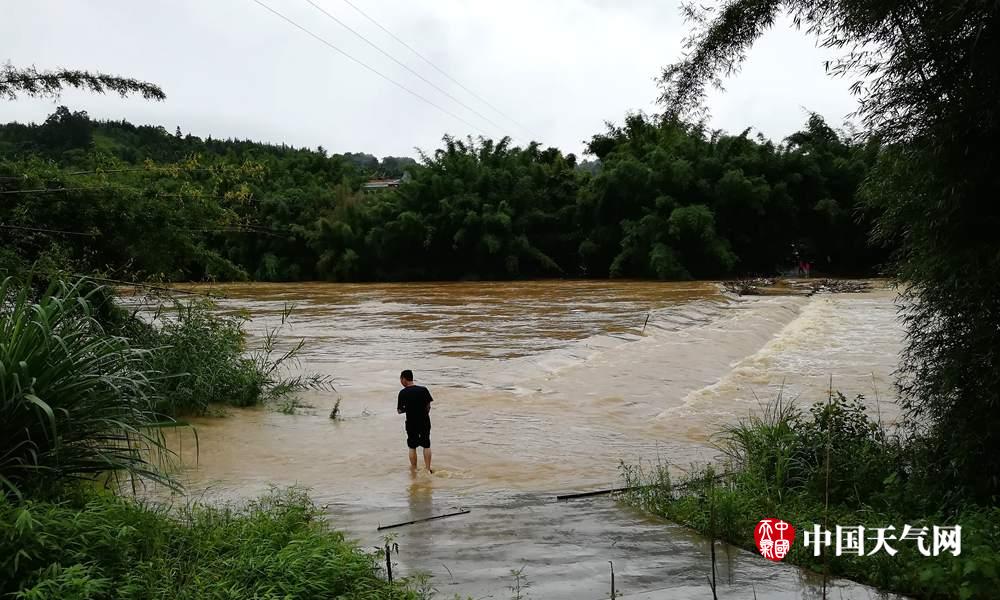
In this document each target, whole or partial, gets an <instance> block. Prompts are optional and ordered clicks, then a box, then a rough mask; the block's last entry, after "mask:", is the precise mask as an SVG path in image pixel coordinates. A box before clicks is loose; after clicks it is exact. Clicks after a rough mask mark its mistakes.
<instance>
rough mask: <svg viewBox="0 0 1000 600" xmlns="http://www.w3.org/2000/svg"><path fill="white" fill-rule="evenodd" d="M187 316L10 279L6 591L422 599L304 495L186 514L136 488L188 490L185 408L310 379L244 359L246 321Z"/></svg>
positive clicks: (3, 371)
mask: <svg viewBox="0 0 1000 600" xmlns="http://www.w3.org/2000/svg"><path fill="white" fill-rule="evenodd" d="M176 310H177V311H178V312H177V313H176V314H175V315H174V318H173V320H171V321H170V322H169V323H167V324H166V325H163V326H162V327H159V328H157V327H155V326H154V325H153V324H151V323H149V322H146V321H142V320H139V319H137V318H136V317H135V316H134V315H133V314H131V313H128V312H126V311H125V310H124V309H122V308H121V306H119V305H118V304H116V302H115V297H114V294H113V292H112V291H111V290H109V289H108V288H106V287H103V286H100V285H96V284H95V283H94V282H93V281H90V280H86V279H77V280H73V281H70V282H65V281H61V280H58V279H56V280H53V281H52V282H50V283H49V284H47V285H45V286H44V288H40V287H39V286H38V285H37V283H36V282H35V281H17V280H15V279H13V278H10V279H7V280H6V281H5V282H3V284H2V285H0V557H2V558H0V595H2V596H4V597H7V596H8V595H9V596H10V597H13V598H20V599H38V600H41V599H52V600H57V599H58V600H66V599H80V600H83V599H89V600H98V599H119V598H122V599H124V598H164V597H170V598H275V599H277V598H288V597H294V598H330V597H343V598H400V599H403V598H418V597H421V595H420V593H418V591H415V590H413V589H410V588H409V587H407V584H406V582H403V584H398V583H397V584H395V585H394V584H390V583H387V582H385V581H384V580H383V579H382V578H381V576H380V573H379V570H378V567H377V565H378V563H379V560H380V559H379V558H378V557H377V556H376V555H372V554H366V553H363V552H361V551H360V550H359V549H358V548H357V547H356V546H355V545H354V544H352V543H350V542H348V541H346V540H345V539H344V537H343V535H342V534H340V533H337V532H334V531H331V530H330V529H328V527H327V526H326V524H325V523H324V521H323V519H322V514H321V512H320V511H319V510H318V509H317V507H315V506H314V505H313V504H312V503H311V502H310V501H309V499H308V498H307V497H306V495H305V494H304V493H302V492H300V491H295V490H291V491H284V492H278V491H276V492H273V493H271V494H269V495H266V496H264V497H263V498H261V499H259V500H256V501H253V502H250V503H248V504H246V505H243V506H239V507H231V506H223V507H214V508H213V507H207V506H202V505H188V506H185V507H181V508H179V509H168V508H165V507H158V506H156V505H155V504H153V503H150V502H145V501H140V500H138V499H136V497H130V496H129V495H128V493H129V490H132V491H134V490H136V489H138V488H141V487H144V486H145V485H147V484H150V483H152V484H157V485H161V486H166V487H167V488H178V487H179V485H178V483H177V482H176V481H175V480H173V479H172V477H171V474H170V471H169V468H170V466H171V464H172V461H171V458H172V456H173V455H172V453H171V452H170V450H169V449H168V448H167V446H166V444H165V437H164V435H165V434H164V432H165V431H166V430H168V429H170V428H174V427H182V426H185V424H184V423H182V422H179V421H177V420H175V419H174V418H172V416H171V415H174V414H184V413H189V412H200V411H201V410H203V409H204V407H205V406H206V404H205V403H207V402H208V401H210V400H211V401H214V402H218V401H221V400H226V399H229V400H230V402H232V403H235V404H238V405H246V404H250V403H254V402H257V401H259V400H260V398H261V397H264V396H267V395H269V394H276V393H284V392H286V391H289V390H292V389H294V388H295V386H296V385H300V384H301V381H300V380H293V381H292V382H291V383H289V382H284V381H279V380H278V379H276V375H275V362H273V361H269V360H268V359H267V357H266V356H263V357H260V358H257V359H252V358H251V359H248V358H245V357H244V354H243V350H244V348H243V331H242V328H241V321H239V320H238V319H235V318H225V317H218V316H216V315H214V314H213V313H210V312H208V307H206V306H205V305H204V304H202V303H195V304H191V305H186V306H181V307H180V308H178V309H176ZM283 356H288V354H285V355H283ZM279 360H280V359H279ZM276 388H280V390H278V391H276ZM119 493H120V494H121V495H119Z"/></svg>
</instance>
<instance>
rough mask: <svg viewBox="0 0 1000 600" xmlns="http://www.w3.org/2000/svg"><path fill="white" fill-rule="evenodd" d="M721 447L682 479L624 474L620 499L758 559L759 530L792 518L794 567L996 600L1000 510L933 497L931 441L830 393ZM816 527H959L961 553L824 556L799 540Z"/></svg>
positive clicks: (738, 430)
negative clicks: (714, 458) (954, 506)
mask: <svg viewBox="0 0 1000 600" xmlns="http://www.w3.org/2000/svg"><path fill="white" fill-rule="evenodd" d="M715 442H716V446H717V447H718V449H719V450H720V452H721V460H720V461H719V462H718V463H716V464H712V465H706V466H700V467H695V468H692V469H690V470H688V471H687V473H686V474H684V475H682V476H680V477H677V476H674V475H673V474H672V469H671V467H670V465H669V464H668V463H663V462H661V463H657V464H653V465H623V466H622V469H621V472H622V476H623V479H624V480H625V487H626V488H627V491H626V492H625V493H624V494H623V495H622V496H621V498H622V500H623V501H624V502H626V503H628V504H631V505H633V506H636V507H638V508H640V509H642V510H645V511H648V512H650V513H653V514H656V515H659V516H662V517H665V518H667V519H669V520H671V521H674V522H677V523H680V524H683V525H687V526H689V527H692V528H694V529H696V530H698V531H699V532H702V533H704V534H706V535H713V537H718V538H720V539H723V540H725V541H727V542H729V543H731V544H735V545H737V546H740V547H743V548H746V549H749V550H752V551H754V552H756V546H755V541H754V528H755V526H756V524H757V523H758V522H759V521H760V520H761V519H764V518H778V519H783V520H785V521H788V522H789V523H791V524H792V525H793V526H794V527H795V528H796V530H797V531H798V532H799V534H798V537H797V539H796V544H795V545H793V547H792V549H791V552H790V553H789V554H788V556H787V557H786V558H785V561H786V562H792V563H794V564H798V565H800V566H804V567H807V568H810V569H814V570H816V571H818V572H827V573H828V574H830V575H837V576H844V577H848V578H850V579H854V580H856V581H859V582H863V583H866V584H870V585H874V586H877V587H879V588H881V589H884V590H888V591H893V592H898V593H903V594H907V595H911V596H914V597H919V598H979V597H990V596H991V595H992V594H993V593H994V591H995V590H996V587H997V586H998V585H1000V555H998V554H997V552H996V548H997V547H1000V526H998V523H1000V508H996V507H985V506H975V505H965V506H964V507H963V508H962V509H961V510H957V511H956V510H949V509H948V508H947V506H946V505H945V503H944V500H943V499H942V498H941V497H940V495H939V494H934V493H931V492H930V491H929V490H932V489H934V488H933V485H934V482H932V481H928V479H927V477H926V475H925V473H927V472H928V469H927V467H926V464H927V462H928V461H932V460H934V457H933V456H932V455H930V454H929V453H928V452H927V451H926V446H925V445H924V442H923V440H922V439H921V438H920V437H918V436H914V435H904V434H903V433H902V432H901V431H900V430H898V429H895V428H889V427H886V426H884V425H883V424H882V423H881V422H880V420H879V419H878V418H877V417H872V416H871V415H869V414H868V412H867V411H866V409H865V402H864V398H863V397H862V396H858V397H856V398H853V399H847V398H846V397H845V396H843V395H842V394H839V393H831V394H830V397H829V398H828V400H827V401H825V402H819V403H816V404H814V405H813V406H811V407H810V408H809V409H808V410H806V411H803V410H800V409H799V408H798V407H797V406H796V405H794V404H792V403H788V402H785V401H783V400H782V399H781V398H780V396H779V397H778V398H777V399H776V400H775V401H773V402H771V403H769V404H767V405H766V406H763V407H761V409H760V410H759V411H757V412H755V413H753V414H752V415H750V416H749V417H747V418H746V419H744V420H742V421H740V422H739V423H737V424H736V425H733V426H731V427H728V428H726V429H725V430H724V431H722V432H721V433H720V434H719V435H718V436H717V438H716V440H715ZM814 524H820V525H821V526H825V528H828V529H831V530H833V529H834V528H835V526H836V525H842V526H850V527H854V526H859V525H860V526H864V527H866V528H867V529H868V530H869V531H871V532H872V534H873V533H874V532H873V530H874V528H878V527H888V526H893V527H895V528H896V529H895V533H896V535H899V533H900V532H901V530H902V528H903V526H904V525H907V524H908V525H911V526H913V527H923V526H926V527H928V531H930V530H931V527H932V526H933V525H938V526H945V525H956V524H958V525H961V526H962V552H961V554H960V555H959V556H953V555H952V554H951V553H950V552H945V553H942V554H940V555H938V556H930V557H926V556H923V555H922V554H920V553H919V552H918V548H917V546H916V544H915V542H913V541H909V542H897V543H895V544H892V545H893V547H894V549H895V550H897V551H898V554H896V555H895V556H892V555H889V554H888V553H886V552H880V553H876V554H872V555H870V556H869V555H865V556H858V555H857V554H856V553H855V554H853V555H851V554H849V553H842V555H841V556H834V555H833V554H834V552H833V550H834V549H833V547H830V548H828V549H826V550H825V551H824V553H823V554H822V555H821V556H820V557H816V556H814V555H813V551H812V549H811V548H808V549H807V548H806V547H805V546H804V545H803V543H802V540H803V537H802V533H801V532H803V531H806V530H812V527H813V525H814ZM930 542H931V540H930V538H928V543H930ZM870 544H871V542H869V545H870ZM868 550H871V547H869V548H868Z"/></svg>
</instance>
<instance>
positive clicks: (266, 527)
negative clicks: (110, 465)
mask: <svg viewBox="0 0 1000 600" xmlns="http://www.w3.org/2000/svg"><path fill="white" fill-rule="evenodd" d="M320 517H321V513H320V512H319V510H318V509H317V508H316V507H315V506H314V505H313V504H312V503H311V502H310V501H309V499H308V497H307V496H306V495H305V493H303V492H301V491H299V490H285V491H272V492H271V493H270V494H267V495H265V496H263V497H262V498H260V499H257V500H254V501H251V502H249V503H247V504H245V505H242V506H234V505H230V506H224V507H220V508H211V507H206V506H199V505H192V506H188V507H185V508H183V509H180V510H179V511H178V512H177V513H176V514H170V513H168V512H167V511H166V510H165V509H162V508H154V507H152V506H148V505H144V504H142V503H139V502H137V501H135V500H131V499H124V498H115V497H107V496H89V497H84V498H82V499H79V500H72V501H64V502H61V503H51V502H35V501H29V502H24V503H21V504H12V503H10V502H6V501H2V500H0V596H3V597H7V595H8V594H13V597H14V598H19V599H25V600H27V599H39V600H41V599H52V600H56V599H59V600H61V599H63V598H81V599H82V598H87V599H95V600H96V599H101V600H104V599H108V600H110V599H115V600H118V599H121V600H131V599H146V598H178V599H192V600H194V599H202V598H259V599H275V600H277V599H284V598H295V599H303V600H306V599H313V598H315V599H321V598H322V599H326V598H345V599H347V598H351V599H354V598H357V599H362V598H364V599H373V600H374V599H383V598H385V599H390V598H391V599H416V598H418V597H419V595H418V594H417V593H416V592H414V591H411V590H409V589H408V588H407V587H405V582H404V585H403V586H400V585H390V584H388V583H387V582H385V581H383V580H381V579H380V578H379V577H378V567H377V557H376V555H369V554H365V553H363V552H361V551H360V550H359V549H358V547H357V546H355V545H354V544H353V543H351V542H349V541H347V540H346V539H345V538H344V536H343V534H341V533H339V532H336V531H331V530H330V529H329V528H328V527H327V526H326V524H325V523H324V521H323V520H322V519H321V518H320ZM112 582H113V585H112Z"/></svg>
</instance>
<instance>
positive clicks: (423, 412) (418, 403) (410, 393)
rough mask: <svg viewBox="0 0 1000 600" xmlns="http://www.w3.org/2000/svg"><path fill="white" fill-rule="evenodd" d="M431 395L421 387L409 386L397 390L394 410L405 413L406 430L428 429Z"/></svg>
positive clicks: (429, 425)
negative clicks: (397, 394)
mask: <svg viewBox="0 0 1000 600" xmlns="http://www.w3.org/2000/svg"><path fill="white" fill-rule="evenodd" d="M433 401H434V398H431V393H430V392H429V391H427V388H425V387H424V386H422V385H411V386H409V387H405V388H403V389H401V390H399V398H398V400H397V401H396V409H397V410H401V411H403V412H404V413H406V428H407V429H430V427H431V415H430V412H429V410H430V404H431V402H433Z"/></svg>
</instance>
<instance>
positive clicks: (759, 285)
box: [722, 277, 778, 296]
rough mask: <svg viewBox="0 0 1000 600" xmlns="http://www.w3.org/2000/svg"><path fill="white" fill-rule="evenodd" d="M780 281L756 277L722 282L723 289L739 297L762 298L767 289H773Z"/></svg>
mask: <svg viewBox="0 0 1000 600" xmlns="http://www.w3.org/2000/svg"><path fill="white" fill-rule="evenodd" d="M777 283H778V280H777V279H775V278H773V277H754V278H752V279H732V280H730V281H723V282H722V289H723V291H725V292H728V293H730V294H736V295H737V296H762V295H764V294H765V291H764V290H766V289H772V288H774V287H775V284H777Z"/></svg>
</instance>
